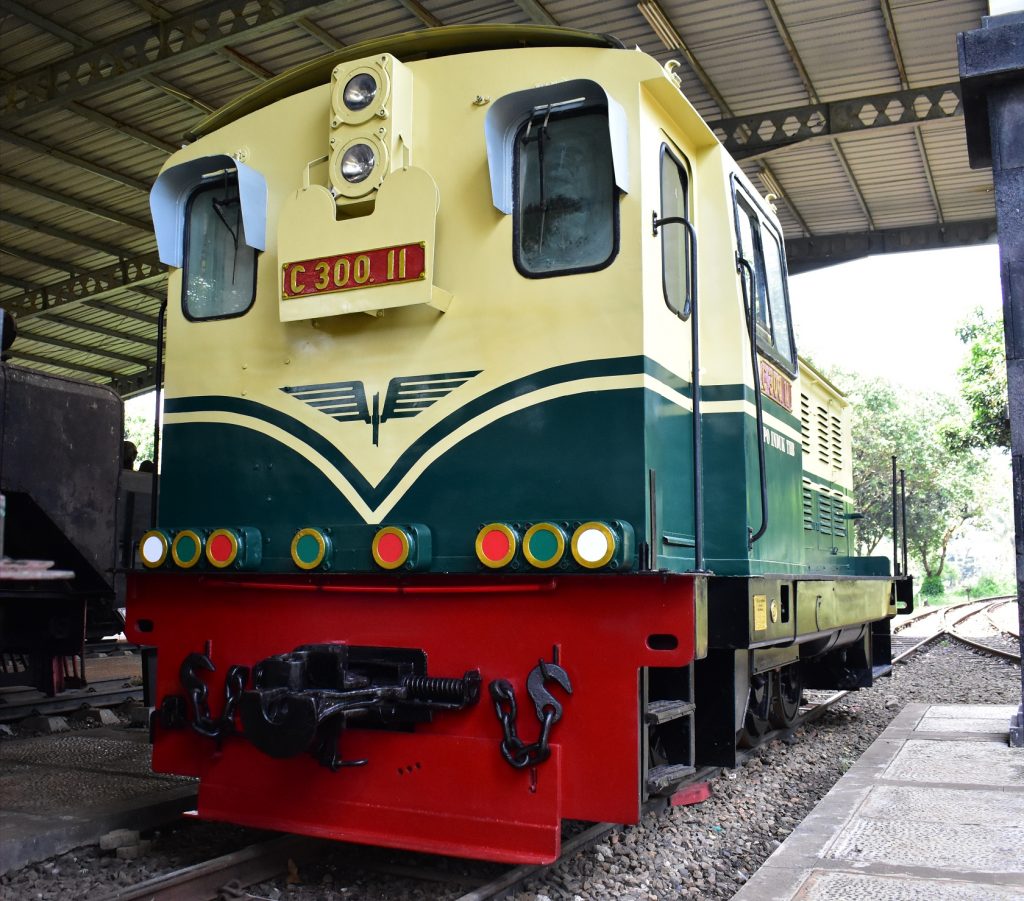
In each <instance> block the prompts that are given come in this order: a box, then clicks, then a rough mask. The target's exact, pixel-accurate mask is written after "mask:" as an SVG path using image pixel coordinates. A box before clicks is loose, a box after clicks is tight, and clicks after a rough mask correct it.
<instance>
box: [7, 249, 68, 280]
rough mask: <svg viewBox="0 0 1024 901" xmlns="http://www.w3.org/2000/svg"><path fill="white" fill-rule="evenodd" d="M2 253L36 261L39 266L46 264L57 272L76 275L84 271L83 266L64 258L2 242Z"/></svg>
mask: <svg viewBox="0 0 1024 901" xmlns="http://www.w3.org/2000/svg"><path fill="white" fill-rule="evenodd" d="M0 253H5V254H7V256H9V257H15V258H17V259H19V260H28V262H30V263H35V264H36V265H37V266H45V267H46V268H47V269H55V270H57V272H67V273H69V274H70V275H76V274H77V273H79V272H81V271H82V267H81V266H72V265H71V264H70V263H66V262H64V261H63V260H55V259H53V258H51V257H44V256H43V255H42V254H38V253H33V252H32V251H31V250H22V249H21V248H20V247H11V246H10V245H9V244H0Z"/></svg>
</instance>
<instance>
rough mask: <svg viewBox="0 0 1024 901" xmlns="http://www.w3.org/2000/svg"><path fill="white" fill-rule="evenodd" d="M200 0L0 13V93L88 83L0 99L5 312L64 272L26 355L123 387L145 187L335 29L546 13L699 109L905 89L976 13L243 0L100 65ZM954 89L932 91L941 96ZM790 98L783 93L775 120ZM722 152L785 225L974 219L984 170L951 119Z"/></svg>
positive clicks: (859, 2) (99, 0)
mask: <svg viewBox="0 0 1024 901" xmlns="http://www.w3.org/2000/svg"><path fill="white" fill-rule="evenodd" d="M218 2H220V3H223V2H224V0H151V2H146V3H141V2H136V0H75V2H67V0H34V2H33V3H32V4H31V5H30V6H29V5H27V6H25V7H24V9H25V10H27V12H25V13H24V18H19V16H18V15H17V14H15V13H9V12H8V13H6V14H4V15H3V17H2V19H0V25H2V27H0V90H2V83H3V82H13V83H15V84H20V82H19V81H18V79H20V78H22V77H23V76H25V75H27V74H29V73H46V74H48V75H49V74H53V75H54V76H55V77H56V78H57V79H58V81H59V80H61V79H66V78H68V77H69V76H73V77H75V78H78V77H81V78H83V79H91V80H90V81H88V84H87V89H86V90H85V92H84V93H81V94H79V95H76V96H75V97H72V98H67V97H59V96H52V97H49V98H47V96H46V94H47V91H48V90H49V89H48V88H47V87H46V84H45V83H43V82H39V83H34V84H33V85H32V86H31V88H29V89H28V91H29V93H28V94H26V93H25V91H24V90H22V89H20V88H19V93H14V94H8V93H7V92H4V94H3V96H4V97H5V98H6V99H5V100H4V106H3V108H4V110H5V112H4V114H3V121H2V123H0V303H5V304H7V305H9V306H12V307H14V308H15V309H18V308H19V306H20V305H21V304H22V303H23V301H24V298H26V297H28V298H36V299H38V298H41V297H42V293H41V290H40V289H43V288H45V289H46V290H47V295H46V296H47V297H49V298H51V299H52V297H54V296H58V294H57V292H60V291H65V290H67V288H68V285H71V284H72V282H71V281H69V280H74V281H73V285H74V294H73V296H74V297H76V298H77V300H75V301H73V302H70V303H65V304H62V305H60V306H57V307H55V308H53V309H52V310H49V311H43V312H39V311H38V309H36V308H33V309H32V310H30V311H28V312H24V308H23V314H22V315H21V316H19V319H20V323H19V324H20V333H21V337H20V338H19V344H18V348H17V349H18V350H19V351H20V352H21V353H22V354H23V355H24V361H25V362H26V363H27V365H32V366H37V367H38V368H43V369H55V370H59V371H60V372H62V373H64V374H69V375H77V376H79V377H84V378H88V379H91V380H94V381H109V380H110V379H111V378H115V379H117V380H118V381H117V382H116V384H117V385H118V387H119V388H120V389H121V390H122V391H125V392H128V393H131V392H134V391H137V390H139V389H141V388H142V387H144V386H145V385H146V384H147V380H148V381H149V382H151V381H152V371H151V368H152V364H153V361H154V360H155V356H156V348H155V339H156V325H155V323H156V317H157V313H158V311H159V298H160V297H161V295H162V293H163V292H164V289H165V285H166V275H165V274H164V273H163V272H162V269H161V268H158V267H154V266H153V265H152V263H151V261H152V254H153V252H154V250H155V244H154V241H153V237H152V234H151V233H150V228H149V206H148V197H147V191H148V186H149V185H150V184H151V183H152V181H153V179H154V178H155V176H156V174H157V172H158V171H159V169H160V166H161V165H162V163H163V161H164V160H165V159H166V156H167V152H168V151H169V150H170V149H171V148H173V147H176V146H178V145H179V144H180V142H181V140H182V136H183V135H184V134H185V133H186V132H188V131H189V130H190V129H191V128H192V127H193V126H194V125H195V124H196V123H197V122H198V121H199V120H200V119H202V118H203V116H204V108H206V109H210V108H217V107H220V106H222V105H224V104H227V103H229V102H231V101H234V100H235V99H236V98H238V97H239V96H240V95H241V94H243V93H245V92H246V91H249V90H251V89H252V88H253V87H255V86H258V85H259V84H261V83H262V82H263V81H264V80H265V79H266V78H267V77H268V76H273V75H277V74H280V73H281V72H284V71H286V70H288V69H290V68H292V67H294V66H296V65H299V64H302V63H305V62H307V61H309V60H311V59H314V58H316V57H318V56H321V55H323V54H324V53H327V52H329V51H330V50H333V49H335V48H336V47H337V46H339V45H351V44H354V43H359V42H361V41H365V40H369V39H372V38H376V37H380V36H385V35H390V34H397V33H401V32H407V31H412V30H415V29H418V28H421V27H423V26H424V25H426V24H436V22H441V23H443V24H472V23H484V22H501V23H510V24H528V23H533V24H551V23H552V22H554V23H556V24H560V25H563V26H566V27H570V28H575V29H580V30H585V31H594V32H600V33H605V34H612V35H614V36H615V37H617V38H619V39H620V40H621V41H622V42H623V43H624V44H625V45H626V46H627V47H630V48H632V47H634V46H638V47H640V48H641V49H642V50H644V51H645V52H647V53H650V54H652V55H654V56H655V57H656V58H657V59H659V60H660V61H662V62H665V61H667V60H669V59H679V60H682V62H683V65H682V67H681V68H680V69H679V70H678V74H679V76H680V78H681V80H682V88H683V91H684V93H685V94H686V95H687V97H688V99H689V100H690V102H691V103H693V104H694V106H695V107H696V108H697V110H698V111H699V112H700V113H701V114H702V115H703V116H705V117H706V118H708V119H709V120H715V119H719V118H723V117H726V114H731V115H733V116H743V115H746V114H762V113H768V112H771V111H776V110H789V109H790V108H791V107H792V108H800V107H806V106H807V105H808V104H810V103H811V102H812V101H815V100H816V101H820V102H822V103H830V102H832V103H834V102H838V101H844V100H847V99H851V98H861V97H869V96H871V95H875V94H882V93H887V92H893V91H898V90H900V89H901V88H902V87H904V84H903V82H902V76H901V70H900V61H902V66H903V74H905V78H906V82H907V84H908V85H909V86H910V87H914V88H920V87H929V86H934V85H943V84H948V83H954V82H956V80H957V62H956V52H955V44H954V41H955V35H956V33H957V32H958V31H963V30H968V29H972V28H976V27H978V25H979V24H980V19H981V17H982V16H983V15H985V13H986V7H985V3H984V2H982V0H819V2H814V3H809V2H806V0H690V2H683V0H660V3H654V4H653V5H651V4H649V3H647V2H646V0H645V10H646V13H647V16H648V17H649V16H652V15H653V16H655V17H660V18H661V20H662V21H663V22H664V23H665V24H664V27H660V26H659V27H660V32H659V31H656V30H655V29H654V28H652V26H651V24H650V23H649V21H648V18H645V15H643V14H641V11H640V9H639V8H638V4H637V2H636V0H607V2H606V0H582V2H574V0H549V2H544V0H540V2H531V3H526V2H522V3H520V2H516V0H488V2H472V0H422V2H421V3H420V4H419V5H417V4H412V3H403V2H399V0H379V2H365V3H360V4H353V3H351V2H348V0H328V2H324V3H320V4H318V5H314V4H313V2H312V0H290V2H288V3H278V4H276V6H273V7H272V6H270V5H269V0H249V2H248V3H247V4H246V10H247V15H250V14H251V15H253V16H254V15H255V13H256V12H257V11H262V14H265V15H272V16H274V17H276V18H275V19H274V21H272V22H270V23H269V24H265V25H264V24H261V25H259V27H255V28H249V27H245V28H241V29H238V30H236V31H235V32H233V33H232V34H231V35H230V39H227V41H226V43H225V41H224V40H223V39H221V40H219V41H218V37H219V36H218V34H217V33H216V30H215V28H213V27H211V25H210V22H211V21H212V20H210V19H209V18H207V19H205V20H199V21H200V22H201V25H199V26H197V27H200V28H203V29H207V34H208V42H207V45H203V46H197V47H194V48H191V49H189V50H188V52H187V53H185V54H184V55H171V56H169V57H168V58H166V59H162V60H161V61H160V62H159V63H158V64H156V65H154V66H152V67H151V69H150V70H147V71H146V72H144V73H141V74H140V73H138V72H137V71H136V70H135V69H133V68H132V65H134V63H133V62H132V60H131V59H128V58H126V61H124V62H123V63H122V61H121V60H120V56H119V54H120V53H121V51H122V49H123V48H124V47H125V46H126V45H127V43H128V39H129V38H131V37H132V36H133V35H135V34H137V33H140V32H141V31H142V30H144V29H147V28H150V27H151V26H152V25H153V24H154V23H155V22H156V21H158V20H160V21H171V22H173V21H174V19H175V17H178V16H186V17H189V18H190V20H191V19H192V18H193V17H194V14H196V13H204V12H205V11H208V10H209V9H212V8H213V7H215V6H216V5H217V3H218ZM887 9H888V10H891V24H892V35H890V31H889V29H888V28H887V23H886V10H887ZM151 12H152V13H153V14H154V16H155V18H154V17H153V16H151V15H150V13H151ZM222 21H227V19H223V20H222ZM251 21H252V22H255V21H256V20H255V18H253V19H252V20H251ZM236 24H237V22H236ZM666 29H667V31H666ZM669 32H671V33H672V34H674V37H672V38H671V39H670V41H669V43H668V44H666V43H665V41H664V37H665V35H666V34H668V33H669ZM154 41H155V38H151V40H150V43H149V44H147V50H149V51H151V50H152V49H153V48H154V46H155V44H154ZM210 41H213V42H214V43H218V44H219V45H218V46H209V42H210ZM179 43H180V41H179ZM107 45H109V46H110V47H111V48H112V49H111V53H110V59H111V67H109V72H105V74H104V75H103V77H99V78H97V76H96V74H95V73H92V74H90V73H89V71H88V70H87V69H86V68H83V67H82V66H76V67H75V69H74V72H67V71H65V70H66V69H67V66H66V64H65V63H64V61H66V60H69V59H74V58H76V57H77V56H78V55H80V54H88V53H89V52H90V51H91V50H93V49H94V48H95V47H97V46H107ZM220 45H223V46H220ZM175 46H177V44H176V45H175ZM125 52H126V53H128V51H125ZM128 56H129V57H130V53H128ZM40 94H42V95H43V98H42V99H43V100H44V101H45V103H43V104H42V105H40V100H39V96H40ZM12 98H18V99H17V104H16V105H14V106H11V99H12ZM716 98H721V102H719V100H718V99H716ZM957 102H958V101H957V98H956V95H955V94H952V93H951V94H950V95H949V96H948V97H947V101H946V104H945V106H946V112H947V113H953V112H955V111H956V107H957ZM22 105H23V106H24V107H25V108H20V106H22ZM801 115H806V111H804V112H803V113H801V112H800V111H799V109H798V110H796V112H794V113H793V114H792V117H791V121H792V122H793V123H797V122H798V118H799V116H801ZM755 129H757V130H758V131H759V133H761V129H767V131H766V132H765V133H770V132H771V130H772V129H771V128H768V127H767V126H755ZM742 165H743V168H744V170H745V171H746V172H747V173H748V175H750V176H751V178H752V179H753V181H754V183H755V184H758V185H759V186H762V187H763V186H764V185H765V184H766V183H764V182H763V179H762V175H761V173H762V172H765V173H767V175H766V177H768V178H770V179H773V180H774V182H775V183H777V185H778V186H779V187H780V188H781V189H782V197H781V198H779V199H777V200H776V204H777V207H778V212H779V218H780V220H781V222H782V224H783V227H784V229H785V233H786V235H787V237H791V238H794V237H798V236H809V237H813V236H815V235H834V234H842V233H849V232H852V233H857V232H864V231H870V230H871V229H884V228H898V227H905V226H913V225H919V224H925V225H927V224H933V223H939V222H946V223H949V222H956V221H961V220H963V221H968V220H970V221H973V220H987V219H991V218H992V217H993V216H994V213H993V200H992V182H991V175H990V173H989V172H988V171H974V170H971V169H970V168H969V166H968V160H967V150H966V141H965V137H964V129H963V122H962V119H961V118H959V117H954V118H948V119H938V120H934V121H932V120H929V121H923V122H917V123H914V122H911V123H909V124H900V125H892V126H887V127H885V128H878V129H874V130H869V131H864V132H855V133H846V134H841V135H838V136H835V135H833V136H824V137H816V138H812V139H811V140H809V141H804V142H802V143H798V144H794V145H792V146H789V147H785V148H782V149H774V150H772V151H771V152H769V153H767V154H766V155H764V156H763V157H761V158H751V159H748V160H745V161H744V162H743V163H742ZM765 190H766V191H767V190H768V188H767V187H765ZM136 262H139V263H140V265H141V267H142V268H140V269H138V272H139V273H140V275H139V276H138V277H137V276H136V275H133V273H135V272H136ZM126 273H127V275H128V276H129V283H128V284H125V283H124V276H125V274H126ZM60 296H65V295H60ZM35 302H36V301H33V303H35Z"/></svg>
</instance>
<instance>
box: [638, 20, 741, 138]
mask: <svg viewBox="0 0 1024 901" xmlns="http://www.w3.org/2000/svg"><path fill="white" fill-rule="evenodd" d="M636 8H637V9H638V10H639V11H640V15H642V16H643V17H644V18H645V19H646V20H647V24H648V25H650V26H651V30H652V31H653V32H654V33H655V35H657V37H658V40H660V41H661V42H662V43H663V44H664V45H665V47H666V48H667V49H669V50H678V51H679V52H680V53H682V54H683V56H684V57H686V62H687V64H688V65H689V66H690V69H691V70H692V71H693V74H694V75H696V76H697V79H698V80H699V81H700V83H701V84H702V85H704V90H705V91H707V92H708V94H710V95H711V99H712V100H714V101H715V103H716V105H717V106H718V110H719V112H720V113H721V114H722V115H723V116H724V117H726V120H727V121H728V120H729V118H730V117H731V116H732V109H731V108H730V107H729V104H728V103H726V101H725V98H724V97H723V96H722V95H721V94H720V93H719V92H718V88H716V87H715V84H714V82H713V81H712V80H711V76H710V75H708V73H707V72H705V71H704V67H703V66H702V65H701V64H700V63H699V62H697V57H696V56H694V55H693V51H692V50H691V49H690V48H689V46H688V45H687V43H686V41H684V40H683V37H682V35H681V34H680V33H679V32H678V31H677V30H676V27H675V26H674V25H673V24H672V23H671V22H670V21H669V19H668V16H666V15H665V11H664V10H663V9H662V8H661V7H660V6H659V5H658V3H657V0H640V2H639V3H637V5H636Z"/></svg>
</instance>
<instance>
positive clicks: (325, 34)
mask: <svg viewBox="0 0 1024 901" xmlns="http://www.w3.org/2000/svg"><path fill="white" fill-rule="evenodd" d="M403 5H404V4H403ZM295 24H296V25H298V26H299V28H301V29H302V30H303V31H304V32H306V34H309V35H312V36H313V37H315V38H316V39H317V40H318V41H319V42H320V43H321V44H323V45H324V46H325V47H327V48H329V49H331V50H340V49H341V48H342V47H344V46H345V42H344V41H339V40H338V39H337V38H336V37H335V36H334V35H333V34H331V33H330V32H329V31H328V30H327V29H326V28H321V27H320V26H319V25H317V24H316V22H313V21H312V20H310V19H308V18H307V17H305V16H303V17H302V18H301V19H296V20H295Z"/></svg>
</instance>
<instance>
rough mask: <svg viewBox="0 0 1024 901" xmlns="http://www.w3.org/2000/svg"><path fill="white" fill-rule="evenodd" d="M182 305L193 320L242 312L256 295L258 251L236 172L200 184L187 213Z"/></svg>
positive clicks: (238, 314) (190, 200)
mask: <svg viewBox="0 0 1024 901" xmlns="http://www.w3.org/2000/svg"><path fill="white" fill-rule="evenodd" d="M184 256H185V266H184V273H183V275H182V278H183V282H184V290H183V291H182V305H183V307H184V311H185V316H186V318H188V319H191V320H205V319H226V318H228V317H231V316H240V315H242V314H243V313H244V312H246V310H248V309H249V307H251V306H252V302H253V300H254V298H255V297H256V250H255V249H254V248H252V247H250V246H249V245H248V244H246V242H245V230H244V228H243V225H242V205H241V201H240V199H239V195H238V179H237V176H236V175H235V174H234V173H225V174H224V175H223V176H216V177H214V178H212V179H210V180H209V181H207V182H204V183H203V184H201V185H200V186H199V187H198V188H196V190H195V191H193V192H192V195H191V196H190V197H189V200H188V206H187V208H186V212H185V254H184Z"/></svg>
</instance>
